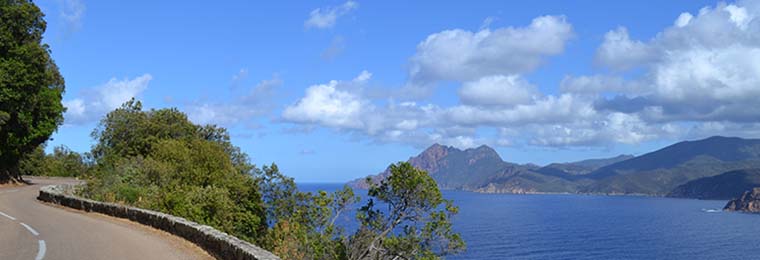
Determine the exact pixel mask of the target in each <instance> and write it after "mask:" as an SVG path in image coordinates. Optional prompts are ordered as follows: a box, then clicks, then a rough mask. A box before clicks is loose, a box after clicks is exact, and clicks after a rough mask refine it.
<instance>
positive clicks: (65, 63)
mask: <svg viewBox="0 0 760 260" xmlns="http://www.w3.org/2000/svg"><path fill="white" fill-rule="evenodd" d="M37 4H38V5H39V6H40V8H41V9H42V10H43V12H44V13H45V14H46V20H47V22H48V29H47V32H46V33H45V39H44V42H45V43H47V44H49V45H50V48H51V50H52V56H53V58H54V59H55V61H56V63H57V64H58V66H59V67H60V70H61V73H62V75H63V76H64V78H65V80H66V93H65V95H64V97H63V103H64V105H65V106H66V107H67V109H68V110H67V112H66V113H65V114H64V118H65V120H64V124H63V125H62V126H61V127H60V128H59V129H58V131H57V132H56V133H55V134H54V135H53V136H52V140H51V141H49V143H48V150H50V149H51V148H52V147H54V146H58V145H65V146H68V147H69V148H71V149H72V150H74V151H78V152H86V151H89V149H90V148H91V146H92V145H93V144H94V141H93V139H92V138H91V136H90V133H91V132H92V130H93V129H94V128H95V127H96V126H97V123H98V120H99V119H100V118H102V117H103V116H104V115H105V114H106V113H108V111H111V110H113V109H114V108H117V107H119V106H120V104H122V103H123V102H125V101H127V100H129V99H130V98H132V97H135V98H137V99H138V100H141V101H142V103H143V106H144V107H145V108H155V109H160V108H168V107H176V108H178V109H180V110H181V111H183V112H185V113H187V114H188V116H189V118H190V119H191V120H192V121H193V122H195V123H197V124H216V125H219V126H223V127H225V128H227V129H228V130H229V132H230V134H231V136H232V141H233V143H234V144H236V145H238V146H240V147H241V148H242V149H243V151H245V152H247V153H248V154H249V155H250V157H251V160H252V161H253V162H254V163H255V164H257V165H262V164H270V163H273V162H274V163H277V164H278V166H279V168H280V169H281V171H283V172H284V173H285V174H287V175H290V176H293V177H294V178H295V179H296V181H299V182H342V181H347V180H351V179H354V178H358V177H362V176H366V175H368V174H374V173H378V172H381V171H382V170H383V169H385V167H387V166H388V165H389V164H391V163H393V162H397V161H402V160H406V159H408V158H409V157H410V156H414V155H416V154H418V153H419V152H421V151H422V150H423V149H425V148H426V147H428V146H430V145H432V144H434V143H440V144H444V145H451V146H455V147H458V148H462V149H466V148H472V147H477V146H480V145H484V144H485V145H489V146H491V147H493V148H494V149H496V151H497V152H499V154H500V155H501V156H502V158H503V159H504V160H506V161H510V162H515V163H534V164H539V165H544V164H547V163H551V162H568V161H576V160H582V159H588V158H601V157H611V156H615V155H618V154H634V155H640V154H643V153H646V152H650V151H653V150H656V149H659V148H661V147H664V146H667V145H670V144H672V143H675V142H678V141H681V140H693V139H700V138H705V137H709V136H713V135H725V136H739V137H745V138H757V137H760V106H758V105H757V104H758V103H757V100H756V99H757V97H760V1H736V2H734V1H729V2H716V1H699V0H696V1H695V0H689V1H686V0H675V1H632V0H631V1H591V0H584V1H542V0H537V1H522V2H516V1H509V2H505V1H362V0H356V1H354V0H350V1H270V2H261V1H243V0H239V1H223V2H221V1H220V2H215V3H212V4H209V2H201V1H176V2H175V1H140V0H136V1H86V0H48V1H40V2H37Z"/></svg>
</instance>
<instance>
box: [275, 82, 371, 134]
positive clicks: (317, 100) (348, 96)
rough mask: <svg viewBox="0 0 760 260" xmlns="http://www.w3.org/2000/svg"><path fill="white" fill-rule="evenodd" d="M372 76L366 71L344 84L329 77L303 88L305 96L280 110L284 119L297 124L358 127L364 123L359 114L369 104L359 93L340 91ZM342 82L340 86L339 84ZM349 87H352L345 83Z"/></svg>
mask: <svg viewBox="0 0 760 260" xmlns="http://www.w3.org/2000/svg"><path fill="white" fill-rule="evenodd" d="M370 77H371V74H370V73H369V72H367V71H362V73H361V74H360V75H359V76H357V77H356V79H354V80H353V81H352V82H349V83H348V84H347V83H344V82H339V81H337V80H332V81H330V82H328V83H327V84H319V85H313V86H310V87H308V88H307V89H306V95H305V96H304V97H303V98H301V99H300V100H299V101H298V102H296V103H295V104H293V105H291V106H288V107H286V108H285V110H284V111H283V114H282V117H283V118H284V119H285V120H288V121H291V122H297V123H310V124H321V125H325V126H330V127H340V128H361V127H363V126H364V124H363V122H362V121H361V118H360V116H361V115H362V113H363V110H366V109H370V108H368V106H371V104H370V103H369V102H368V101H367V100H365V99H363V98H361V97H360V96H359V95H357V94H355V93H352V92H350V91H351V90H342V89H341V87H345V85H353V84H350V83H363V82H365V81H366V80H368V79H369V78H370ZM339 85H342V86H339ZM348 87H349V88H350V87H351V86H348Z"/></svg>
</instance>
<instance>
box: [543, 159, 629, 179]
mask: <svg viewBox="0 0 760 260" xmlns="http://www.w3.org/2000/svg"><path fill="white" fill-rule="evenodd" d="M633 157H634V156H633V155H626V154H622V155H618V156H615V157H611V158H603V159H588V160H583V161H577V162H569V163H552V164H549V165H547V166H544V167H540V168H538V169H536V170H535V171H537V172H540V173H544V174H550V175H557V174H559V175H584V174H588V173H591V172H592V171H594V170H596V169H599V168H601V167H604V166H607V165H610V164H613V163H617V162H622V161H625V160H628V159H631V158H633Z"/></svg>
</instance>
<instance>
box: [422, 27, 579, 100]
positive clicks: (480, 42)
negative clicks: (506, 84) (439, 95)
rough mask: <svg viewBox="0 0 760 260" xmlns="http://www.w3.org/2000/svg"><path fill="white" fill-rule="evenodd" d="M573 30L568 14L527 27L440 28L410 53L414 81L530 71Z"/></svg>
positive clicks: (559, 49) (557, 49)
mask: <svg viewBox="0 0 760 260" xmlns="http://www.w3.org/2000/svg"><path fill="white" fill-rule="evenodd" d="M572 35H573V29H572V26H571V25H570V24H569V23H568V22H567V21H565V18H564V17H563V16H541V17H537V18H535V19H533V21H532V22H531V23H530V25H528V26H526V27H505V28H499V29H496V30H493V31H492V30H490V29H488V28H485V29H482V30H480V31H477V32H471V31H466V30H461V29H454V30H446V31H442V32H439V33H435V34H432V35H430V36H428V37H427V38H426V39H425V40H424V41H422V42H421V43H419V44H418V45H417V52H416V53H415V54H414V56H412V57H411V59H410V62H411V64H410V71H409V74H410V75H409V77H410V87H426V86H428V85H429V84H432V83H435V82H437V81H442V80H454V81H470V80H476V79H479V78H481V77H484V76H490V75H511V74H519V73H524V72H529V71H532V70H534V69H535V68H536V67H538V66H539V65H540V64H541V63H542V62H543V60H544V59H545V58H546V57H548V56H551V55H556V54H559V53H561V52H562V51H563V50H564V48H565V44H566V43H567V41H568V40H569V39H570V38H571V37H572Z"/></svg>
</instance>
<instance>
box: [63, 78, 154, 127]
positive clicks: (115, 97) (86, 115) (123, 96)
mask: <svg viewBox="0 0 760 260" xmlns="http://www.w3.org/2000/svg"><path fill="white" fill-rule="evenodd" d="M152 79H153V76H151V75H150V74H144V75H142V76H139V77H136V78H134V79H131V80H130V79H123V80H117V79H116V78H112V79H111V80H109V81H108V82H107V83H105V84H103V85H101V86H97V87H94V88H89V89H86V90H84V91H82V93H81V94H80V95H79V97H77V98H74V99H71V100H64V101H63V105H64V106H65V107H66V108H67V111H66V113H65V114H64V118H65V123H66V124H83V123H89V122H93V121H96V120H99V119H100V118H101V117H102V116H103V115H105V114H106V113H108V112H109V111H111V110H113V109H116V108H118V107H120V106H121V105H122V104H123V103H124V102H126V101H128V100H129V99H131V98H133V97H137V96H139V95H140V93H142V92H143V91H145V89H147V88H148V83H150V81H151V80H152Z"/></svg>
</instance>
